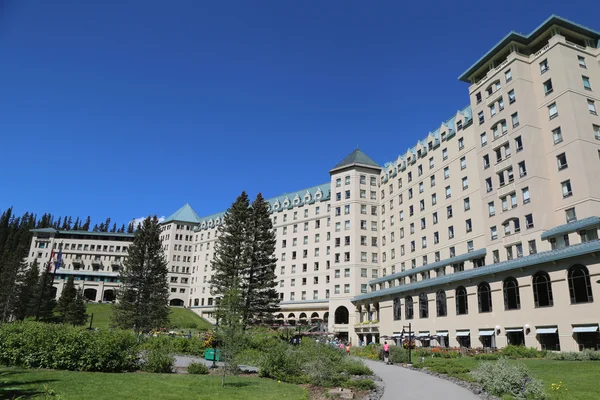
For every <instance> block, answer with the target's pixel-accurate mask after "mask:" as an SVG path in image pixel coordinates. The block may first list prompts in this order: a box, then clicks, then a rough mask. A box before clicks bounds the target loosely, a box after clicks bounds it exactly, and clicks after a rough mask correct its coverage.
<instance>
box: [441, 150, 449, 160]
mask: <svg viewBox="0 0 600 400" xmlns="http://www.w3.org/2000/svg"><path fill="white" fill-rule="evenodd" d="M447 159H448V149H443V150H442V160H447Z"/></svg>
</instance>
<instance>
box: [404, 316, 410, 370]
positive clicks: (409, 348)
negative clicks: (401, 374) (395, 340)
mask: <svg viewBox="0 0 600 400" xmlns="http://www.w3.org/2000/svg"><path fill="white" fill-rule="evenodd" d="M406 328H408V366H409V367H412V357H411V347H412V323H411V322H409V323H408V327H407V326H403V327H402V337H404V330H405V329H406Z"/></svg>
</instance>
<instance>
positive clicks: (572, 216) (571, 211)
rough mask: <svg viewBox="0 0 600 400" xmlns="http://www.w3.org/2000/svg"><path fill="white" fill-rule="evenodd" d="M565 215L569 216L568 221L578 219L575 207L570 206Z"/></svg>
mask: <svg viewBox="0 0 600 400" xmlns="http://www.w3.org/2000/svg"><path fill="white" fill-rule="evenodd" d="M565 216H566V217H567V222H573V221H577V215H576V214H575V208H569V209H567V210H565Z"/></svg>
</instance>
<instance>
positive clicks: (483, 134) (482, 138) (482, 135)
mask: <svg viewBox="0 0 600 400" xmlns="http://www.w3.org/2000/svg"><path fill="white" fill-rule="evenodd" d="M480 136H481V147H483V146H485V145H486V144H487V135H486V134H485V132H484V133H482V134H481V135H480Z"/></svg>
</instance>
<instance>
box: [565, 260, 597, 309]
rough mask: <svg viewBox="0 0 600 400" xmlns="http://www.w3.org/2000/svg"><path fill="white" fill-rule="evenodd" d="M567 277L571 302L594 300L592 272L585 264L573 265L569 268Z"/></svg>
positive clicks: (589, 301)
mask: <svg viewBox="0 0 600 400" xmlns="http://www.w3.org/2000/svg"><path fill="white" fill-rule="evenodd" d="M567 277H568V281H569V295H570V296H571V304H579V303H591V302H592V301H594V298H593V296H592V286H591V283H590V273H589V271H588V269H587V268H586V267H585V266H583V265H581V264H577V265H573V266H572V267H571V268H569V272H568V274H567Z"/></svg>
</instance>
